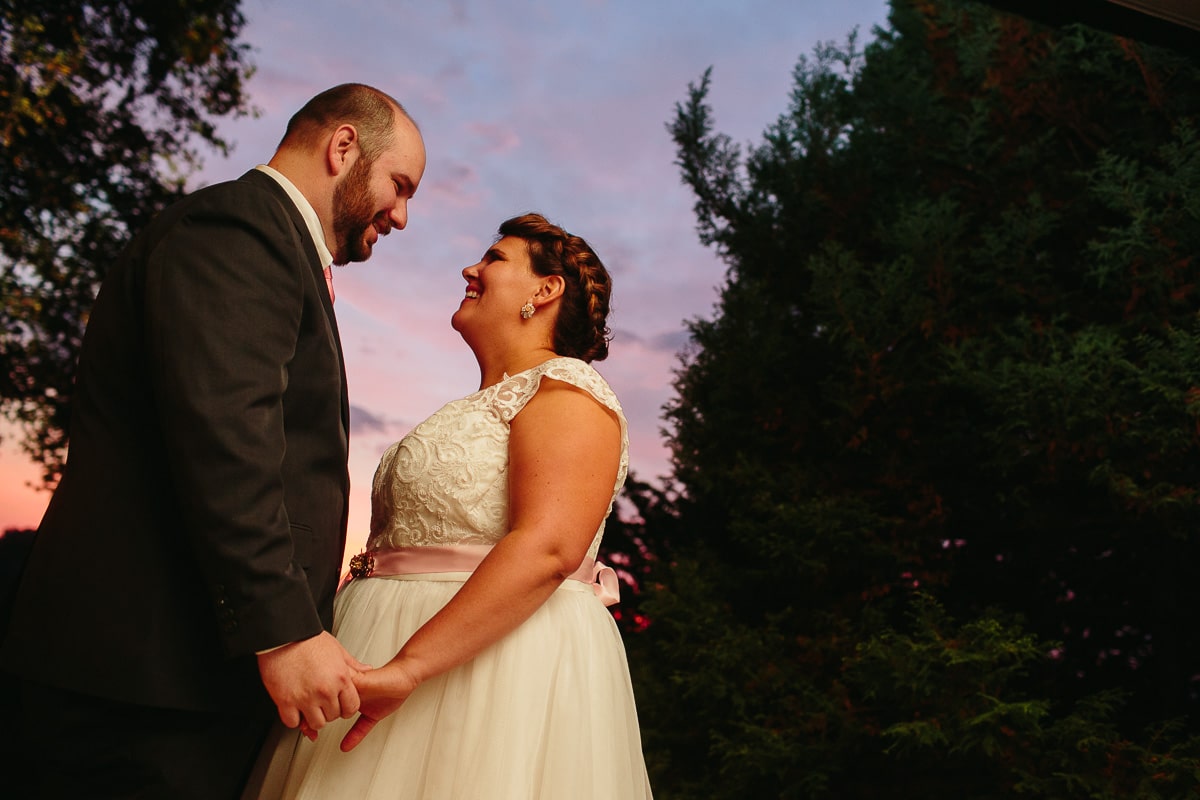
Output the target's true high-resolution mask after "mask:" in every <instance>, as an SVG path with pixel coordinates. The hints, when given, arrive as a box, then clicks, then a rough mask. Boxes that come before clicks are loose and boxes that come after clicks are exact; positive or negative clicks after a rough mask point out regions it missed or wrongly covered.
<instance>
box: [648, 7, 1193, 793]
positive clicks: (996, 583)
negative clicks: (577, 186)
mask: <svg viewBox="0 0 1200 800" xmlns="http://www.w3.org/2000/svg"><path fill="white" fill-rule="evenodd" d="M794 77H795V88H794V91H793V93H792V96H791V98H790V104H789V108H788V110H787V111H786V112H785V113H784V114H783V115H782V116H781V117H780V118H779V120H778V121H776V122H775V123H774V124H773V125H771V126H770V127H769V128H768V129H767V130H766V132H765V133H764V135H763V141H762V143H761V144H758V145H753V146H747V147H746V148H745V150H743V148H742V147H741V146H738V145H735V144H734V143H733V142H731V141H730V139H729V138H728V137H726V136H724V135H723V134H719V133H716V132H714V128H715V125H714V122H713V119H712V115H711V109H710V108H709V107H708V106H707V104H706V97H707V92H708V87H709V83H710V81H711V80H712V75H711V72H706V73H705V74H704V75H703V76H702V77H701V79H700V81H699V83H698V84H697V85H694V86H692V87H690V91H689V94H688V96H687V98H686V100H685V101H684V102H683V103H681V104H680V105H679V106H678V107H677V113H676V117H675V120H674V121H673V122H672V123H671V125H670V126H669V129H670V131H671V134H672V136H673V137H674V139H675V142H676V145H677V148H678V163H679V166H680V168H681V173H682V176H683V179H684V181H685V182H686V183H687V184H688V185H689V186H690V187H691V188H692V189H693V191H694V192H695V196H696V207H695V208H696V216H697V230H698V233H699V235H700V238H701V240H702V241H703V242H705V243H706V244H708V245H711V246H712V247H714V248H715V249H716V251H717V252H718V253H720V254H721V256H722V257H723V258H725V260H726V262H727V263H728V265H729V273H728V280H727V282H726V284H725V285H724V286H723V287H722V292H721V301H720V305H719V309H718V313H717V314H716V315H715V317H714V318H712V319H703V320H695V321H694V322H693V323H692V326H691V331H692V335H693V349H692V350H691V351H690V352H689V353H688V354H687V356H686V357H685V359H684V361H683V363H682V365H681V367H680V370H679V372H678V375H677V380H676V384H675V386H676V390H677V399H676V400H675V401H673V402H672V404H671V405H670V406H669V407H668V408H667V410H666V419H667V422H668V424H669V426H670V434H671V443H672V447H673V459H674V462H673V463H674V478H675V480H676V481H677V484H676V485H674V486H672V487H671V490H670V491H669V492H667V493H665V494H663V495H661V496H659V497H657V498H654V499H653V500H652V502H650V503H648V504H644V505H643V507H642V509H641V514H640V518H639V519H640V523H639V525H638V526H635V527H638V531H637V534H638V537H639V540H640V541H643V542H645V543H647V544H648V545H649V549H650V551H651V552H654V553H655V554H656V555H658V556H659V558H658V560H656V561H654V562H652V563H650V564H649V566H648V570H649V573H648V576H647V579H646V580H645V585H646V589H647V590H646V592H645V593H644V595H643V597H642V598H641V603H642V608H643V610H644V611H645V613H646V615H647V616H648V618H649V619H650V620H651V621H652V622H651V624H650V626H649V627H648V628H647V629H646V630H645V631H644V632H642V633H640V634H634V635H630V636H629V637H628V644H629V647H630V650H631V661H632V662H633V664H634V666H635V669H636V670H637V671H638V672H637V674H636V675H635V687H636V688H637V690H638V692H639V698H638V699H639V709H640V713H641V716H642V719H643V727H644V729H645V733H644V735H645V741H646V748H647V752H648V754H649V760H650V764H651V768H652V780H653V782H654V784H655V788H656V795H657V796H660V797H665V798H671V797H688V798H726V797H728V798H733V797H739V798H741V797H755V798H774V797H778V798H783V797H795V798H826V797H830V798H833V797H854V798H870V797H889V798H895V797H961V798H992V797H996V798H999V797H1010V796H1013V795H1014V794H1023V795H1027V796H1030V797H1046V798H1059V797H1095V798H1101V797H1105V798H1106V797H1114V798H1115V797H1144V798H1152V797H1164V798H1165V797H1195V796H1196V793H1197V791H1198V787H1200V738H1198V734H1200V697H1198V695H1197V686H1196V684H1195V679H1194V676H1195V675H1197V674H1200V641H1198V640H1197V639H1196V637H1195V636H1193V635H1192V627H1193V622H1192V618H1191V617H1192V610H1193V609H1195V608H1197V607H1200V582H1197V581H1195V580H1194V572H1195V567H1194V565H1195V564H1196V563H1197V562H1198V560H1200V534H1197V531H1200V502H1198V501H1200V496H1198V495H1197V492H1198V491H1200V424H1198V415H1197V410H1198V408H1200V327H1198V324H1200V320H1198V318H1197V312H1196V307H1197V306H1196V303H1197V299H1198V296H1197V286H1198V279H1200V262H1197V260H1196V253H1200V205H1198V203H1197V200H1196V198H1197V192H1198V191H1200V170H1198V168H1197V164H1198V163H1200V148H1197V133H1196V132H1197V130H1200V127H1198V126H1200V65H1197V64H1196V63H1195V62H1194V61H1192V60H1189V59H1188V58H1186V57H1185V56H1183V55H1182V54H1179V53H1175V52H1172V51H1165V50H1159V49H1155V48H1151V47H1148V46H1143V45H1140V44H1138V43H1135V42H1131V41H1127V40H1122V39H1119V38H1116V37H1113V36H1111V35H1108V34H1102V33H1099V32H1096V31H1094V30H1090V29H1088V28H1086V27H1083V26H1070V27H1067V28H1064V29H1061V30H1055V29H1049V28H1044V27H1040V26H1038V25H1035V24H1033V23H1031V22H1029V21H1027V20H1024V19H1022V18H1020V17H1016V16H1011V15H1006V14H1002V13H998V12H996V11H995V10H993V9H991V8H990V7H987V6H983V5H979V4H975V3H970V2H962V1H960V0H936V1H922V2H918V1H917V0H894V2H893V4H892V13H891V17H890V25H889V27H888V29H886V30H879V31H877V32H876V37H875V40H874V41H873V42H872V43H871V44H870V45H869V46H868V47H866V49H865V50H860V49H859V48H858V46H857V42H856V40H855V38H854V37H851V38H850V40H849V41H848V42H847V44H846V46H844V47H838V46H834V45H822V46H821V47H819V48H818V49H817V50H816V52H815V54H814V56H813V57H812V58H801V59H800V61H799V63H798V65H797V67H796V70H795V74H794ZM646 499H647V498H646V497H643V500H646ZM659 531H662V532H663V535H662V536H659V535H658V532H659Z"/></svg>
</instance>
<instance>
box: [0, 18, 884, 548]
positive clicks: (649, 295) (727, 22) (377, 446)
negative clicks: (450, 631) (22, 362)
mask: <svg viewBox="0 0 1200 800" xmlns="http://www.w3.org/2000/svg"><path fill="white" fill-rule="evenodd" d="M242 9H243V12H244V13H245V16H246V19H247V25H246V28H245V31H244V36H243V41H244V42H245V43H246V44H248V45H250V47H251V48H252V50H253V52H252V54H251V58H250V60H251V61H252V62H253V63H254V64H255V65H256V66H257V72H256V73H255V75H254V77H253V78H252V79H251V81H250V82H249V94H250V97H251V100H252V102H253V104H254V105H255V106H257V107H258V108H259V109H260V111H261V114H260V115H259V116H258V117H256V118H253V119H242V120H238V121H226V122H223V123H222V124H221V126H220V128H219V129H220V130H221V132H222V134H223V135H224V136H225V137H226V138H227V139H228V140H229V141H231V142H232V143H233V144H234V149H233V152H232V153H231V155H230V156H229V158H227V159H226V158H222V157H220V156H219V155H216V154H209V155H208V156H207V158H206V163H205V167H204V169H203V171H202V172H201V173H200V174H199V175H198V176H197V177H196V179H195V180H194V181H193V183H194V184H195V185H197V186H198V185H201V184H204V183H212V182H215V181H220V180H225V179H229V178H234V177H236V176H238V175H240V174H241V173H242V172H244V171H245V170H246V169H248V168H250V167H253V166H254V165H255V164H258V163H262V162H265V161H266V160H267V159H268V158H270V156H271V154H272V152H273V151H274V148H275V145H276V143H277V142H278V140H279V137H280V136H281V134H282V133H283V129H284V127H285V125H286V123H287V120H288V117H290V116H291V114H292V113H293V112H294V111H295V110H296V109H297V108H299V107H300V106H301V105H303V103H304V102H305V101H306V100H307V99H308V98H309V97H311V96H312V95H314V94H316V93H317V92H319V91H321V90H322V89H325V88H328V87H329V86H333V85H335V84H338V83H343V82H347V81H358V82H363V83H369V84H371V85H373V86H377V87H378V88H380V89H383V90H384V91H387V92H389V93H390V94H392V95H393V96H395V97H396V98H397V99H399V100H400V101H401V102H402V103H404V104H405V106H406V107H407V108H408V110H409V112H410V113H411V114H412V116H413V117H414V118H415V119H416V121H417V123H418V124H419V125H420V127H421V129H422V132H423V134H424V136H425V142H426V147H427V149H428V155H429V164H428V167H427V170H426V173H425V178H424V181H423V182H422V184H421V186H420V188H419V190H418V192H417V195H416V197H415V198H414V199H413V201H412V203H411V204H410V205H409V226H408V228H407V229H406V230H404V231H399V232H394V233H393V234H392V235H391V236H389V237H388V238H387V239H386V240H383V241H381V242H380V243H379V244H378V245H377V246H376V249H375V255H374V256H373V258H372V259H371V260H370V261H369V262H366V263H364V264H355V265H351V266H349V267H347V268H344V269H340V270H338V271H337V272H336V273H335V283H336V287H337V305H336V311H337V315H338V325H339V327H340V329H341V332H342V340H343V347H344V350H345V354H346V361H347V363H346V367H347V373H348V376H349V382H350V400H351V405H352V413H351V422H352V426H351V427H352V433H351V461H350V471H351V479H352V484H353V488H352V496H351V514H350V534H349V543H348V545H347V548H348V550H350V551H351V552H356V551H357V550H358V549H359V548H360V547H361V545H362V542H363V540H364V538H365V533H366V530H367V525H368V522H369V515H370V484H371V476H372V475H373V473H374V470H375V464H376V461H377V459H378V457H379V455H380V454H381V453H382V452H383V450H384V449H385V448H386V447H387V446H388V444H390V443H391V442H393V441H395V440H396V439H398V438H399V437H400V436H402V435H403V434H404V433H405V432H406V431H407V430H408V429H409V428H410V427H411V426H412V425H414V424H415V423H417V422H419V421H421V420H422V419H423V418H424V417H426V416H427V415H429V414H430V413H432V412H433V411H435V410H437V408H439V407H440V406H441V405H442V404H443V403H445V402H447V401H449V400H451V399H454V398H457V397H460V396H462V395H465V394H468V393H470V392H472V391H474V390H475V389H476V388H478V380H479V375H478V372H477V370H476V368H475V363H474V359H473V358H472V356H471V353H470V351H469V350H468V349H467V347H466V345H465V344H463V342H462V340H461V339H460V338H459V337H458V335H457V334H456V333H455V332H454V331H453V330H451V329H450V326H449V318H450V314H451V313H452V312H453V311H454V309H456V308H457V307H458V303H459V301H460V299H461V298H462V293H463V287H464V285H465V284H464V281H463V279H462V277H461V275H460V274H459V273H460V270H461V269H462V268H463V267H464V266H467V265H469V264H471V263H473V262H475V261H476V260H478V258H479V256H480V255H481V254H482V253H483V251H484V250H485V249H486V248H487V246H488V245H489V244H490V243H491V241H492V238H493V234H494V233H495V230H496V227H497V225H498V224H499V223H500V222H501V221H502V220H504V219H506V218H508V217H510V216H513V215H515V214H519V213H522V212H524V211H539V212H541V213H543V214H545V215H546V216H548V217H549V218H550V219H551V220H553V221H555V222H557V223H559V224H561V225H562V226H563V227H565V228H567V229H568V230H570V231H571V232H572V233H576V234H578V235H580V236H583V237H584V238H585V239H587V240H588V241H589V243H591V245H592V246H593V247H594V248H595V249H596V251H597V253H598V254H599V255H600V257H601V259H602V260H603V261H604V262H605V263H606V265H607V266H608V268H609V270H610V271H611V272H612V274H613V282H614V291H613V309H614V310H613V315H612V317H611V318H610V325H611V327H612V328H613V331H614V334H615V336H614V340H613V343H612V349H611V353H610V355H609V358H608V360H606V361H603V362H599V363H597V365H596V366H597V368H598V369H599V370H600V372H601V373H602V374H604V375H605V376H606V377H607V378H608V379H609V381H610V382H611V383H612V385H613V388H614V389H615V390H616V392H617V394H618V396H619V397H620V398H621V401H622V404H623V405H624V408H625V412H626V415H627V416H628V418H629V422H630V433H631V439H632V454H631V461H632V469H633V472H634V473H635V474H636V475H637V476H638V477H639V478H642V479H655V478H658V477H659V476H662V475H665V474H666V473H667V472H668V470H669V464H668V454H667V449H666V445H665V442H664V439H663V436H662V434H661V430H660V429H661V427H662V421H661V408H662V406H663V404H664V403H666V402H667V401H668V399H669V398H670V397H671V387H670V383H671V379H672V372H673V370H674V368H675V367H676V365H677V364H678V355H677V354H678V353H679V351H680V350H681V349H682V348H683V346H684V345H685V344H686V342H687V333H686V329H685V326H684V322H685V320H688V319H692V318H695V317H698V316H711V314H712V310H713V304H714V302H715V301H716V299H717V288H718V287H719V286H720V284H721V282H722V281H723V279H724V274H725V267H724V265H723V264H722V263H721V262H720V261H719V260H718V259H717V257H716V255H715V254H714V253H713V252H711V251H709V250H707V249H705V248H703V247H702V246H701V245H700V244H699V242H698V241H697V237H696V233H695V216H694V214H693V212H692V203H693V198H692V196H691V194H690V190H689V189H688V188H687V187H685V186H683V185H682V184H681V182H680V177H679V170H678V168H677V167H676V166H675V164H674V160H675V152H674V146H673V143H672V142H671V140H670V136H669V134H668V133H667V131H666V128H665V126H666V124H667V123H668V122H669V121H670V120H671V118H672V116H673V113H674V107H675V104H676V103H678V102H682V101H683V100H685V98H686V95H687V87H688V84H689V83H695V82H698V81H699V79H700V77H701V75H702V74H703V72H704V70H705V69H706V68H708V67H710V66H711V67H712V68H713V74H712V89H711V92H710V94H709V102H710V104H711V106H712V108H713V113H714V117H715V121H716V128H717V130H718V131H720V132H723V133H725V134H728V135H729V136H730V137H731V138H732V139H733V140H734V141H735V142H737V143H739V144H742V145H743V146H744V145H746V144H757V143H758V142H759V141H760V140H761V134H762V131H763V130H764V129H765V128H766V127H767V126H768V125H770V124H771V123H772V122H773V121H774V120H775V119H776V118H777V117H778V116H779V115H780V114H781V113H783V112H784V111H785V110H786V109H787V106H788V102H789V92H790V89H791V87H792V84H793V81H792V73H793V69H794V67H795V65H796V63H797V61H798V59H799V57H800V56H801V55H811V53H812V50H813V48H814V46H816V45H817V44H818V43H819V42H823V41H828V40H835V41H838V42H841V41H844V39H845V37H846V35H847V34H848V33H849V32H850V31H851V30H852V29H854V28H856V27H857V28H858V29H859V31H860V43H861V42H863V41H865V40H868V39H869V38H871V31H872V28H873V27H874V26H876V25H883V24H884V23H885V22H886V15H887V4H886V2H885V0H689V1H688V2H684V0H663V1H662V2H654V1H653V0H651V1H650V2H646V1H645V0H579V1H578V2H570V1H569V0H566V1H564V0H555V1H554V2H550V1H549V0H542V1H538V0H529V1H528V2H526V1H524V0H501V1H497V0H451V2H446V3H418V2H390V3H388V2H383V0H343V2H340V3H337V4H333V3H321V4H317V3H311V2H292V1H289V0H243V2H242ZM514 313H516V310H515V309H514ZM0 432H3V433H4V434H5V436H4V441H3V444H2V445H0V529H4V528H10V527H35V526H36V525H37V522H38V520H39V519H40V517H41V514H42V511H43V510H44V508H45V505H46V502H47V500H48V495H47V494H46V493H45V492H36V491H33V490H32V489H30V488H28V487H27V486H26V484H27V483H28V482H30V481H33V480H35V479H36V477H37V476H38V474H39V473H38V472H37V470H36V469H35V468H34V467H33V465H32V464H30V463H29V461H28V460H27V458H26V457H25V456H24V455H23V454H22V453H21V452H20V450H19V447H18V446H17V444H16V441H15V440H14V438H13V434H14V432H13V431H12V430H11V429H8V428H0Z"/></svg>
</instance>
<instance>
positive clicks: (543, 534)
mask: <svg viewBox="0 0 1200 800" xmlns="http://www.w3.org/2000/svg"><path fill="white" fill-rule="evenodd" d="M462 274H463V277H464V278H465V279H466V282H467V285H466V291H465V297H464V298H463V300H462V302H461V304H460V305H459V307H458V310H457V311H456V312H455V313H454V316H453V318H452V325H453V327H454V328H455V330H457V331H458V332H459V333H460V334H461V335H462V337H463V339H464V340H465V341H466V343H467V345H468V346H470V348H471V350H472V352H473V353H474V354H475V358H476V360H477V361H478V364H479V371H480V388H479V390H478V391H477V392H475V393H473V394H471V395H468V396H467V397H465V398H462V399H460V400H456V401H453V402H451V403H449V404H447V405H446V406H444V407H443V408H442V409H441V410H439V411H438V412H437V413H435V414H434V415H433V416H432V417H430V418H429V419H427V420H425V421H424V422H423V423H421V424H420V425H418V426H417V427H416V428H415V429H413V431H412V432H411V433H409V434H408V435H407V436H406V437H404V439H402V440H401V441H400V442H398V443H396V444H394V445H392V447H391V448H390V449H389V450H388V451H387V452H386V453H385V454H384V455H383V457H382V459H381V461H380V464H379V467H378V470H377V471H376V474H375V479H374V484H373V487H372V513H371V532H370V538H369V540H368V543H367V551H366V552H365V553H364V554H362V555H360V556H358V557H356V558H355V560H354V562H352V566H351V572H352V576H353V577H352V578H351V579H349V582H348V583H347V584H346V585H344V587H343V588H342V590H341V591H340V592H339V594H338V597H337V602H336V606H335V623H334V633H335V634H336V636H337V638H338V639H339V640H340V641H341V642H342V644H343V645H344V646H345V647H346V648H347V650H349V652H351V653H352V654H354V655H355V656H356V657H357V658H358V659H359V660H361V661H363V662H364V663H367V664H372V665H376V667H375V669H372V670H370V671H368V672H364V673H362V675H361V676H360V678H359V679H358V680H357V681H356V683H357V685H358V691H359V696H360V698H361V699H362V706H361V710H360V715H359V716H358V718H357V719H356V720H337V721H336V722H333V723H330V724H329V725H328V726H326V727H325V728H323V729H322V730H321V731H320V734H319V735H317V734H316V733H315V732H313V731H311V730H307V731H306V736H307V737H309V738H307V739H299V738H298V737H297V738H295V739H293V740H292V741H290V742H285V743H282V744H280V745H278V747H277V749H276V751H275V752H274V753H266V754H265V755H266V756H274V758H271V759H267V760H265V763H267V764H273V765H275V766H274V767H272V768H273V769H279V767H278V765H279V764H280V763H283V764H287V772H286V775H283V776H282V779H281V780H280V782H281V783H282V791H281V792H280V790H279V788H278V787H276V788H274V789H271V788H264V789H263V790H262V794H261V795H260V796H263V797H277V796H278V797H283V798H355V800H359V799H360V798H404V799H406V800H407V799H409V798H412V799H413V800H416V799H418V798H421V799H423V800H453V799H454V798H462V799H464V800H465V799H467V798H471V799H474V798H484V797H486V798H496V799H499V800H504V799H506V798H507V799H510V800H531V799H532V798H545V800H563V798H572V800H580V799H584V800H586V799H588V798H592V799H594V800H601V798H607V799H610V800H617V799H618V798H619V800H631V799H632V798H642V797H650V786H649V782H648V780H647V777H646V769H645V765H644V762H643V758H642V752H641V740H640V736H639V731H638V721H637V712H636V710H635V708H634V701H633V692H632V688H631V685H630V678H629V668H628V665H627V663H626V660H625V651H624V647H623V645H622V643H621V639H620V636H619V634H618V632H617V628H616V626H615V624H614V622H613V619H612V617H611V615H610V614H609V612H608V611H607V610H606V609H605V607H604V606H605V603H606V602H610V601H612V600H614V599H615V598H614V593H615V590H616V579H615V576H614V575H613V574H612V571H611V570H609V569H607V568H606V567H603V565H600V564H597V563H596V561H595V558H596V554H597V551H598V549H599V546H600V540H601V537H602V535H603V533H604V520H605V518H606V517H607V516H608V514H609V512H610V511H611V510H612V505H613V502H614V500H615V498H616V496H617V492H618V491H619V490H620V488H621V485H622V484H623V482H624V480H625V474H626V470H627V467H628V434H627V430H626V422H625V417H624V415H623V413H622V411H621V406H620V403H619V402H618V401H617V398H616V396H615V395H614V394H613V392H612V390H611V389H610V388H609V386H608V384H607V383H606V382H605V381H604V379H603V378H602V377H601V376H600V374H599V373H597V372H596V371H595V370H594V369H593V368H592V367H591V364H590V362H592V361H597V360H601V359H603V358H604V357H605V356H607V354H608V333H609V332H608V328H607V322H606V319H607V315H608V306H609V292H610V280H609V276H608V272H607V271H606V270H605V268H604V265H603V264H602V263H601V262H600V260H599V258H597V256H596V254H595V253H594V252H593V251H592V249H591V248H590V247H589V246H588V244H587V243H586V242H585V241H584V240H583V239H581V238H579V237H578V236H573V235H571V234H569V233H567V232H566V231H564V230H563V229H562V228H560V227H558V226H556V225H553V224H551V223H550V222H548V221H547V220H546V219H545V218H544V217H542V216H540V215H537V214H526V215H523V216H520V217H516V218H513V219H510V220H508V221H507V222H505V223H503V224H502V225H501V226H500V229H499V236H498V238H497V241H496V242H495V244H493V245H492V246H491V247H490V248H488V250H487V252H486V253H484V255H483V258H482V259H481V260H480V261H479V263H477V264H474V265H472V266H470V267H467V268H466V269H464V270H463V273H462ZM281 772H282V770H279V772H278V773H276V775H279V774H280V773H281Z"/></svg>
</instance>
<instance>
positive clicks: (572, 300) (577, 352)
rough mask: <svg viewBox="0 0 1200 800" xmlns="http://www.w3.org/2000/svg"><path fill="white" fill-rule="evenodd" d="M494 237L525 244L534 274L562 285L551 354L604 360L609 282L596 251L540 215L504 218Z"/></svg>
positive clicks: (608, 335)
mask: <svg viewBox="0 0 1200 800" xmlns="http://www.w3.org/2000/svg"><path fill="white" fill-rule="evenodd" d="M499 233H500V236H515V237H517V238H519V239H523V240H524V241H525V243H526V245H527V246H528V247H529V260H530V263H531V265H532V267H533V271H534V272H535V273H536V274H538V275H559V276H561V277H562V278H563V280H564V282H565V288H564V290H563V296H562V303H561V305H560V307H559V312H558V320H557V321H556V322H555V325H554V352H556V353H558V354H559V355H560V356H570V357H572V358H578V359H580V360H582V361H587V362H591V361H603V360H604V359H605V358H607V357H608V342H609V340H610V339H611V338H612V334H611V332H610V331H609V329H608V325H607V320H608V303H609V296H610V295H611V294H612V279H611V278H610V277H609V274H608V270H606V269H605V268H604V264H602V263H600V258H599V256H597V255H596V252H595V251H594V250H592V248H591V247H590V246H589V245H588V243H587V242H585V241H584V240H583V239H581V238H580V237H578V236H573V235H572V234H570V233H567V232H566V231H565V230H563V229H562V228H560V227H559V226H557V225H555V224H553V223H551V222H549V221H547V219H546V218H545V217H543V216H542V215H541V214H522V215H521V216H519V217H513V218H512V219H510V220H506V221H505V222H503V223H502V224H501V225H500V231H499Z"/></svg>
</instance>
